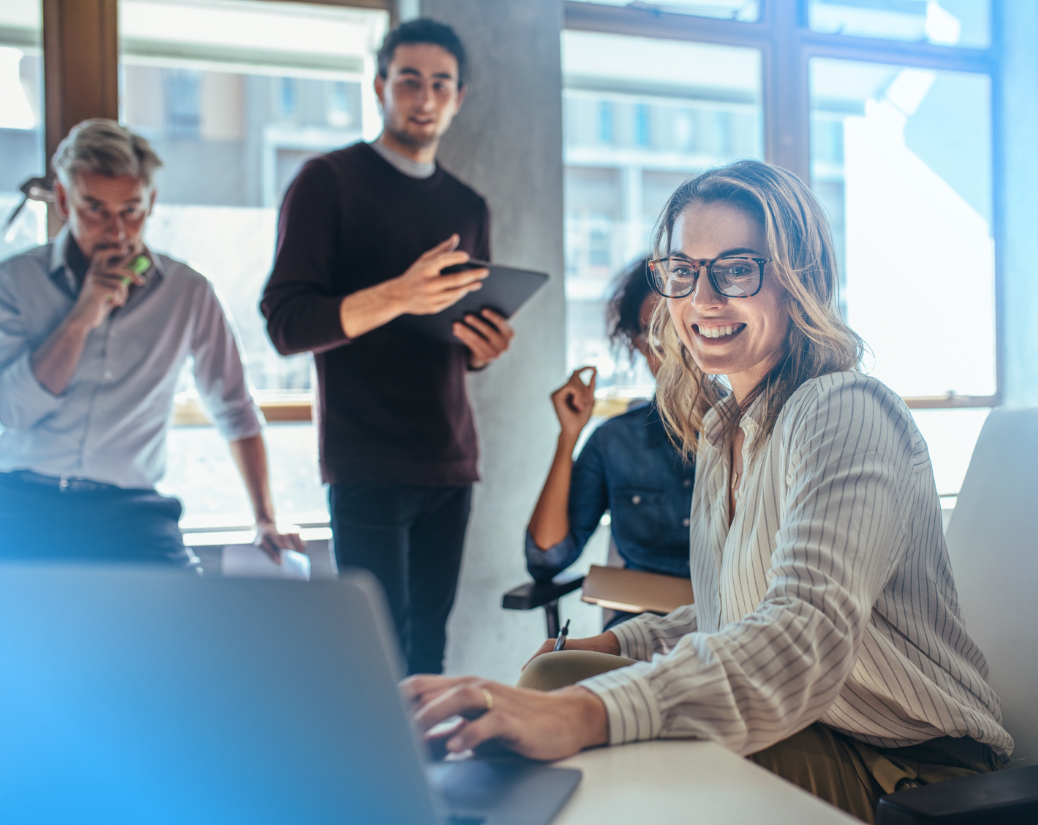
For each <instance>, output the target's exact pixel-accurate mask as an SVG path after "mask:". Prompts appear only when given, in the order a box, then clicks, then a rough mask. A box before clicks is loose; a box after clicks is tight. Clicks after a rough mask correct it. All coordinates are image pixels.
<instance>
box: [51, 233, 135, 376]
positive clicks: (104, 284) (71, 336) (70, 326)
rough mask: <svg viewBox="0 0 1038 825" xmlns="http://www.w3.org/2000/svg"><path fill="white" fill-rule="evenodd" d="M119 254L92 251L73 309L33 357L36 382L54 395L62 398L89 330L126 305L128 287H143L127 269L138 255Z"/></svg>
mask: <svg viewBox="0 0 1038 825" xmlns="http://www.w3.org/2000/svg"><path fill="white" fill-rule="evenodd" d="M123 249H125V247H123ZM121 251H122V250H120V249H113V248H112V247H106V246H99V247H98V248H96V249H95V251H94V254H93V257H92V258H91V260H90V268H89V269H88V270H87V273H86V275H85V276H84V278H83V285H82V287H81V288H80V290H79V296H78V297H77V298H76V303H75V304H73V305H72V310H71V311H70V312H69V314H68V315H67V316H66V317H65V320H64V321H62V322H61V324H60V325H59V326H58V328H57V329H56V330H55V331H54V332H53V333H52V334H51V335H50V337H49V338H47V340H46V341H44V342H43V345H42V346H41V347H40V348H39V349H38V350H36V352H34V353H33V354H32V370H33V373H34V374H35V375H36V380H37V381H39V382H40V383H41V384H42V385H43V386H44V387H46V388H47V390H48V391H49V392H50V393H52V394H53V395H61V393H63V392H64V391H65V388H66V387H67V386H68V383H69V381H71V380H72V376H73V374H74V373H75V371H76V367H77V366H78V365H79V359H80V358H81V357H82V356H83V347H84V346H85V344H86V339H87V336H88V335H89V334H90V331H91V330H93V329H96V328H97V327H99V326H100V325H101V324H102V323H104V320H105V319H106V318H107V317H108V316H109V314H110V313H111V312H112V310H113V309H115V308H116V307H121V306H123V305H124V304H125V303H126V299H127V298H128V297H129V294H130V287H131V286H143V285H144V282H145V277H144V276H143V275H138V274H137V273H136V272H134V271H133V270H132V269H129V268H128V265H129V263H130V261H132V260H133V259H134V258H135V257H136V255H137V253H133V254H131V255H125V254H120V252H121Z"/></svg>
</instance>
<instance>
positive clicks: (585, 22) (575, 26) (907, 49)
mask: <svg viewBox="0 0 1038 825" xmlns="http://www.w3.org/2000/svg"><path fill="white" fill-rule="evenodd" d="M759 3H760V12H759V16H758V19H757V20H756V21H754V22H742V21H737V20H723V19H718V18H712V17H696V16H694V15H690V14H681V13H675V12H666V11H662V10H660V9H657V8H653V6H652V4H651V3H639V4H638V5H636V6H634V5H630V6H612V5H602V4H598V3H594V2H584V0H565V2H564V4H563V28H564V29H569V30H573V31H587V32H598V33H603V34H620V35H629V36H636V37H649V38H660V39H664V40H683V41H689V42H697V43H710V44H716V45H724V46H738V47H743V48H753V49H757V50H758V51H759V52H760V54H761V73H762V77H761V97H762V110H763V118H764V157H765V159H766V160H768V161H769V162H771V163H775V164H778V165H779V166H783V167H785V168H786V169H789V170H790V171H792V172H794V173H796V174H797V175H798V176H799V177H801V178H803V179H804V180H805V181H808V182H810V180H811V163H810V153H811V149H810V134H811V131H810V129H811V121H810V117H811V113H810V85H809V75H808V71H809V66H810V61H811V60H812V59H813V58H830V59H840V60H848V61H859V62H865V63H885V64H891V65H899V66H912V67H916V68H925V69H935V70H941V71H954V72H967V73H970V74H983V75H986V76H988V77H989V78H990V82H991V124H990V125H991V143H992V147H993V148H994V151H993V152H992V169H991V182H992V191H991V195H992V238H993V240H994V246H995V271H994V279H995V392H994V394H992V395H946V396H909V397H905V399H904V400H905V402H906V404H907V405H908V406H909V407H910V408H912V409H962V408H970V407H997V406H999V405H1000V404H1001V403H1002V395H1003V368H1004V362H1005V357H1004V354H1005V342H1004V318H1005V313H1004V306H1003V294H1004V284H1003V266H1004V264H1003V257H1004V256H1003V252H1002V250H1003V246H1004V234H1003V233H1004V220H1003V216H1004V205H1003V204H1004V196H1003V192H1004V168H1003V166H1002V163H1003V161H1002V152H1001V151H999V147H1001V146H1002V144H1003V132H1002V126H1001V124H1002V118H1001V117H1000V116H999V115H1000V112H1001V110H1002V101H1003V88H1002V86H1003V78H1002V72H1001V61H1000V60H999V51H1000V49H999V43H1000V35H1001V30H1002V26H1001V22H1002V20H1001V16H1000V12H1001V2H1000V0H991V6H990V12H991V21H990V31H991V43H990V44H989V45H988V47H987V48H986V49H977V48H969V47H958V46H940V45H935V44H932V43H912V42H906V41H897V40H881V39H878V38H871V37H858V36H850V35H840V34H826V33H824V32H816V31H812V30H811V29H810V28H809V27H808V16H807V7H808V0H759Z"/></svg>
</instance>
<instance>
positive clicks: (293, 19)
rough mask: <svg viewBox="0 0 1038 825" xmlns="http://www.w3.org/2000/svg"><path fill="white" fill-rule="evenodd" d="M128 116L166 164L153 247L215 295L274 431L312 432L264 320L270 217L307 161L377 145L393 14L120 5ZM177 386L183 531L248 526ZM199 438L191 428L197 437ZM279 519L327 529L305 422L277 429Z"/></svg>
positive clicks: (221, 2) (305, 390) (154, 2)
mask: <svg viewBox="0 0 1038 825" xmlns="http://www.w3.org/2000/svg"><path fill="white" fill-rule="evenodd" d="M119 21H120V46H121V48H120V67H119V72H120V116H121V119H122V121H123V122H124V123H125V124H126V125H128V126H129V127H130V128H132V129H133V130H134V131H136V132H139V133H141V134H143V135H144V136H146V137H147V138H148V139H149V140H150V141H151V143H152V145H153V147H154V148H155V150H156V151H157V152H158V154H159V156H160V157H161V158H162V159H163V161H164V163H165V168H164V170H163V171H161V172H160V173H159V177H158V203H157V206H156V208H155V212H154V214H153V215H152V217H151V219H150V221H149V224H148V242H149V244H150V245H151V246H152V247H153V248H155V249H157V250H161V251H163V252H166V253H168V254H170V255H172V256H173V257H176V258H180V259H182V260H186V261H188V262H190V263H191V264H192V265H194V266H196V267H197V268H199V269H200V270H201V271H203V272H205V273H206V274H207V275H208V276H209V277H210V278H211V279H212V281H213V282H214V283H215V284H216V286H217V289H218V290H219V292H220V294H221V297H222V299H223V301H224V304H225V306H226V307H227V309H228V310H229V311H230V314H231V316H232V317H233V319H234V322H235V325H236V327H237V330H238V334H239V337H240V340H241V344H242V348H243V350H244V354H245V356H246V359H247V366H248V375H249V380H250V383H251V384H252V386H253V387H254V388H255V389H256V391H257V396H258V399H259V400H260V401H261V402H262V403H263V404H264V408H265V410H266V412H267V414H268V418H276V417H277V413H278V411H279V410H284V409H286V408H288V409H294V410H295V413H296V414H295V415H292V416H290V417H294V418H300V417H302V418H308V417H309V403H310V400H311V398H312V394H313V385H312V377H311V358H310V356H307V355H303V356H296V357H293V358H283V357H282V356H280V355H278V354H277V352H275V351H274V349H273V347H272V346H271V345H270V342H269V340H268V338H267V333H266V329H265V325H264V322H263V318H262V317H261V316H260V313H259V309H258V304H259V299H260V292H261V290H262V288H263V284H264V282H265V281H266V278H267V276H268V275H269V273H270V266H271V262H272V260H273V255H274V243H275V235H276V222H277V208H278V206H279V205H280V202H281V198H282V196H283V194H284V191H285V187H286V186H287V185H288V184H289V183H290V182H291V180H292V178H293V177H294V176H295V174H296V172H297V171H298V169H299V167H300V165H301V164H302V163H303V162H304V161H305V160H306V159H307V158H309V157H311V156H313V155H315V154H317V153H320V152H326V151H329V150H331V149H335V148H338V147H341V146H344V145H346V144H349V143H353V142H354V141H357V140H360V139H362V138H367V139H370V138H372V137H374V136H375V135H377V134H378V131H379V127H380V118H379V115H378V110H377V102H376V101H375V99H374V92H373V91H372V81H373V79H374V73H375V68H374V52H375V50H376V49H377V48H378V45H379V44H380V43H381V41H382V38H383V37H384V35H385V32H386V30H387V25H388V15H387V14H386V13H385V12H384V11H377V10H366V9H356V8H349V7H343V6H331V5H311V4H308V3H276V2H258V1H257V0H208V2H204V3H203V2H197V1H196V0H121V3H120V7H119ZM194 399H195V395H194V390H193V387H192V382H191V378H190V373H189V372H187V371H185V374H184V375H183V376H182V378H181V388H180V393H179V395H178V415H177V421H178V422H179V423H180V424H182V425H188V426H180V427H176V428H174V430H173V432H172V434H171V438H170V453H169V454H170V459H169V470H168V472H167V475H166V477H165V479H164V480H163V481H162V483H161V484H160V489H162V490H163V491H164V492H167V493H170V494H175V495H177V496H179V497H180V498H181V499H182V500H183V501H184V504H185V515H184V518H183V520H182V522H181V524H182V526H183V527H185V528H187V529H193V528H203V527H206V528H208V527H216V526H220V527H227V526H231V525H247V524H248V523H249V521H250V518H249V507H248V500H247V498H246V496H245V493H244V490H243V489H242V485H241V484H240V483H239V482H238V481H237V477H236V472H235V470H234V466H233V464H232V462H231V460H230V457H229V455H228V452H227V450H226V448H224V447H223V445H222V444H221V443H220V438H219V437H218V436H217V434H216V432H215V431H214V430H213V429H212V428H211V427H209V426H208V425H207V422H206V421H205V418H204V416H203V415H202V414H201V411H200V409H199V408H198V407H197V404H196V403H195V400H194ZM190 425H194V426H190ZM267 443H268V447H269V449H270V454H271V466H272V471H271V476H272V482H273V486H274V496H275V500H276V503H277V507H278V513H279V516H281V517H284V518H285V519H291V520H294V521H297V522H300V523H304V524H311V523H319V522H323V521H325V520H326V519H327V509H326V503H325V501H324V496H323V491H322V489H321V486H320V479H319V475H318V472H317V460H316V458H317V453H316V435H315V433H314V432H313V426H312V424H311V423H310V422H309V421H298V422H296V423H285V424H279V425H277V426H273V427H269V428H268V430H267Z"/></svg>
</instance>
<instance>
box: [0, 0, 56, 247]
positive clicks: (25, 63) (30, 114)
mask: <svg viewBox="0 0 1038 825" xmlns="http://www.w3.org/2000/svg"><path fill="white" fill-rule="evenodd" d="M41 34H42V21H41V17H40V3H39V0H4V2H3V3H0V260H3V259H4V258H7V257H8V256H10V255H13V254H15V253H16V252H20V251H22V250H23V249H28V248H29V247H32V246H37V245H38V244H41V243H44V242H45V241H46V240H47V210H46V208H45V207H44V205H43V204H42V203H40V202H38V201H30V202H29V203H27V204H26V205H25V206H24V207H23V208H22V209H21V211H20V212H19V213H18V214H17V216H14V215H13V213H14V210H15V209H17V208H18V206H19V204H20V203H21V202H22V192H21V191H20V189H19V187H20V186H22V184H24V183H25V182H26V181H27V180H28V179H30V178H33V177H41V176H43V175H44V174H45V172H46V169H45V166H46V164H45V162H44V157H43V154H44V153H43V111H44V110H43V53H42V49H41V48H40V44H41V40H42V36H41ZM12 217H13V218H14V220H13V221H12V220H11V218H12Z"/></svg>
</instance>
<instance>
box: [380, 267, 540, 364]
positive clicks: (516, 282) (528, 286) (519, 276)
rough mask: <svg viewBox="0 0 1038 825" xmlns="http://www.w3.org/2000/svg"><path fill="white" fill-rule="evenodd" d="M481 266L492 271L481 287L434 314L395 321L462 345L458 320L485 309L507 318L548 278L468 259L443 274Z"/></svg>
mask: <svg viewBox="0 0 1038 825" xmlns="http://www.w3.org/2000/svg"><path fill="white" fill-rule="evenodd" d="M482 267H486V268H487V269H489V270H490V274H489V275H488V276H487V277H486V278H484V279H483V288H482V289H477V290H476V291H475V292H470V293H468V294H467V295H466V296H465V297H464V298H462V299H461V300H460V301H458V303H456V304H454V306H450V307H447V309H445V310H443V311H442V312H438V313H436V314H435V315H401V316H400V317H399V318H397V319H396V321H394V322H393V323H394V324H396V325H397V326H399V327H402V328H404V329H409V330H414V331H415V332H421V333H424V334H425V335H431V336H432V337H434V338H439V339H440V340H442V341H448V342H450V343H452V344H459V343H461V341H460V340H459V339H458V337H457V336H456V335H455V334H454V332H453V327H454V322H455V321H462V320H463V319H464V318H465V316H466V315H479V313H480V311H481V310H484V309H492V310H494V312H496V313H498V314H499V315H503V316H504V317H505V318H511V317H512V316H513V315H514V314H515V311H516V310H517V309H519V307H521V306H522V305H523V304H524V303H526V301H527V299H528V298H529V297H530V296H531V295H533V293H535V292H536V291H537V290H538V289H540V288H541V287H542V286H544V284H545V283H546V282H547V280H548V275H547V273H544V272H534V271H533V270H530V269H516V268H514V267H511V266H498V265H497V264H488V263H486V262H484V261H468V262H467V263H464V264H461V265H459V266H452V267H447V268H446V269H444V270H443V273H442V274H444V275H449V274H451V273H452V272H460V271H461V270H462V269H475V268H482Z"/></svg>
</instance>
